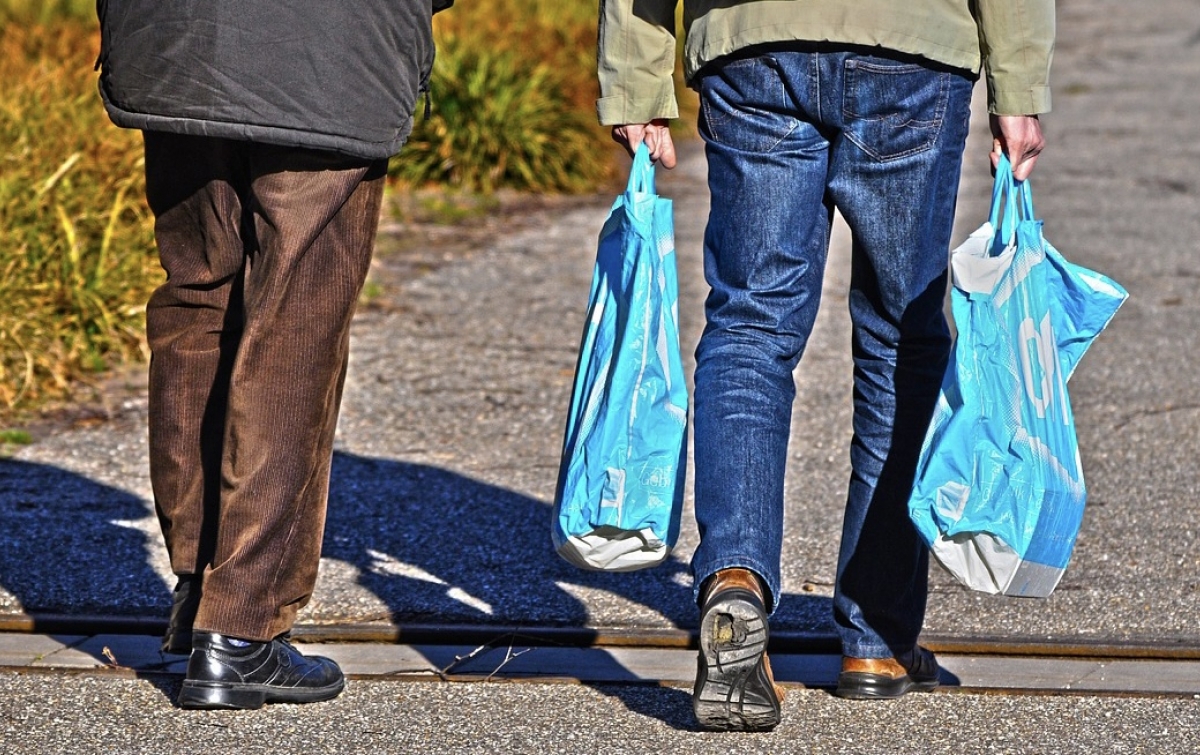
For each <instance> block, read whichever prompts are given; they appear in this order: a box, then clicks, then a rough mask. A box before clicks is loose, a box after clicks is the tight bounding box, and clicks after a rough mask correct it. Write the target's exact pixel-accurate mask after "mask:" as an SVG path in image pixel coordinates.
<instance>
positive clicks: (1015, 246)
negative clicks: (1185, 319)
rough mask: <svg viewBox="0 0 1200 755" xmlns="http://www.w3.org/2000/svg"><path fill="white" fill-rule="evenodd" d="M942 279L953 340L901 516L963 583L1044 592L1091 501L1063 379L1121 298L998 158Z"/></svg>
mask: <svg viewBox="0 0 1200 755" xmlns="http://www.w3.org/2000/svg"><path fill="white" fill-rule="evenodd" d="M951 273H952V280H953V284H954V285H953V287H952V289H951V292H950V297H951V307H952V310H953V317H954V322H955V325H956V327H957V330H958V334H957V338H956V341H955V345H954V350H953V352H952V355H951V359H950V364H949V367H948V368H947V371H946V375H945V378H944V379H943V381H942V388H941V395H940V397H939V400H938V404H937V408H936V410H935V413H934V417H933V421H932V422H931V424H930V428H929V432H928V434H927V436H926V438H925V443H924V445H923V447H922V449H921V456H920V460H919V462H918V467H917V477H916V482H915V485H914V488H913V493H912V497H911V499H910V501H909V515H910V517H911V518H912V521H913V523H914V524H915V525H916V527H917V530H918V531H919V532H920V533H921V536H922V537H923V538H924V539H925V541H926V543H928V544H929V547H930V549H931V552H932V554H933V556H934V557H935V559H936V560H937V561H938V562H939V563H940V564H941V565H942V566H944V567H945V568H946V569H947V570H948V571H949V572H950V573H951V574H953V575H954V576H955V578H957V579H958V580H959V581H960V582H962V583H963V584H964V585H966V586H967V587H970V588H972V589H975V590H980V591H983V592H988V593H1003V594H1005V595H1015V596H1023V597H1046V596H1048V595H1050V593H1051V592H1052V591H1053V590H1054V588H1055V586H1057V584H1058V581H1059V579H1060V578H1061V577H1062V575H1063V573H1064V571H1065V570H1066V567H1067V563H1068V561H1069V560H1070V558H1071V552H1072V550H1073V549H1074V545H1075V539H1076V535H1077V534H1078V532H1079V526H1080V524H1081V522H1082V519H1083V510H1084V504H1085V502H1086V498H1087V490H1086V486H1085V484H1084V479H1083V469H1082V467H1081V465H1080V458H1079V447H1078V440H1077V437H1076V433H1075V418H1074V414H1073V413H1072V411H1071V403H1070V399H1069V397H1068V395H1067V380H1068V379H1069V378H1070V377H1071V374H1072V372H1073V371H1074V370H1075V367H1076V366H1077V365H1078V364H1079V360H1080V359H1081V358H1082V357H1083V354H1084V352H1085V351H1087V348H1088V346H1090V345H1091V343H1092V341H1093V339H1095V337H1096V336H1097V335H1098V334H1099V333H1100V331H1102V330H1103V329H1104V328H1105V327H1106V326H1107V325H1108V323H1109V321H1110V320H1111V319H1112V317H1113V315H1115V314H1116V311H1117V309H1118V308H1119V307H1120V306H1121V303H1122V302H1124V300H1125V298H1126V292H1125V290H1124V289H1123V288H1121V287H1120V286H1119V285H1117V284H1116V283H1114V282H1113V281H1112V280H1110V279H1109V278H1107V277H1105V276H1103V275H1100V274H1099V273H1096V272H1093V271H1091V270H1088V269H1086V268H1083V267H1080V266H1079V265H1075V264H1072V263H1070V262H1068V261H1067V260H1065V259H1064V258H1063V257H1062V255H1061V254H1059V253H1058V252H1057V251H1056V250H1055V249H1054V248H1053V247H1052V246H1051V245H1050V244H1049V243H1048V242H1047V241H1046V239H1045V238H1044V237H1043V235H1042V224H1041V222H1040V221H1038V220H1036V219H1035V217H1034V213H1033V200H1032V196H1031V193H1030V188H1029V182H1028V181H1024V182H1017V181H1015V180H1014V179H1013V175H1012V167H1011V165H1010V164H1009V163H1008V161H1007V159H1004V158H1002V159H1001V164H1000V167H999V169H998V170H997V171H996V183H995V188H994V190H993V195H992V210H991V217H990V219H989V221H988V222H987V223H985V224H984V225H983V226H982V227H981V228H980V229H979V230H978V231H976V232H975V233H973V234H972V235H971V237H970V238H969V239H967V241H966V242H964V243H963V244H962V246H960V247H959V248H957V249H955V250H954V252H953V253H952V254H951Z"/></svg>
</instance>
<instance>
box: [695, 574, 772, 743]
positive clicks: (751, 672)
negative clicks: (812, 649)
mask: <svg viewBox="0 0 1200 755" xmlns="http://www.w3.org/2000/svg"><path fill="white" fill-rule="evenodd" d="M768 634H769V633H768V629H767V615H766V613H765V611H764V610H763V609H762V607H761V604H760V603H759V601H758V599H757V597H756V596H755V595H754V594H753V593H750V592H748V591H746V590H738V589H733V590H728V591H727V592H725V593H723V594H722V595H721V597H720V598H719V599H718V600H717V601H716V602H714V603H713V604H712V605H710V606H709V607H708V608H707V610H706V611H705V612H704V615H703V616H702V617H701V619H700V656H699V662H698V668H697V671H696V687H695V690H694V692H693V693H692V708H693V710H694V711H695V714H696V720H697V721H698V722H699V723H700V726H702V727H703V728H705V729H710V730H714V731H766V730H768V729H772V728H774V727H775V726H776V725H777V724H778V723H779V716H780V703H779V697H778V695H776V694H775V687H774V685H773V684H772V683H771V678H770V677H769V676H768V675H767V671H766V668H765V664H764V661H763V656H764V654H765V653H766V650H767V640H768Z"/></svg>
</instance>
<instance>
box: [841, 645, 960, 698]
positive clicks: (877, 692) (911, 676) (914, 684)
mask: <svg viewBox="0 0 1200 755" xmlns="http://www.w3.org/2000/svg"><path fill="white" fill-rule="evenodd" d="M937 686H938V663H937V658H935V657H934V655H933V653H932V652H930V651H929V650H926V649H925V648H923V647H920V646H918V647H916V648H914V649H913V650H912V651H910V652H908V653H905V654H904V655H902V656H897V657H895V658H848V657H847V658H842V673H841V674H839V675H838V686H837V690H835V691H834V694H835V695H837V696H838V697H845V698H849V699H851V700H893V699H895V698H897V697H903V696H904V695H906V694H908V693H909V692H928V691H929V690H932V689H936V688H937Z"/></svg>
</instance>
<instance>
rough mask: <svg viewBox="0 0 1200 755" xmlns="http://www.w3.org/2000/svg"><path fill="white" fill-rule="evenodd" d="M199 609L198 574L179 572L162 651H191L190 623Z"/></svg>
mask: <svg viewBox="0 0 1200 755" xmlns="http://www.w3.org/2000/svg"><path fill="white" fill-rule="evenodd" d="M198 610H200V575H199V574H181V575H180V576H179V581H178V582H176V583H175V593H174V595H173V600H172V604H171V618H170V620H169V621H168V622H167V633H166V634H164V635H163V641H162V650H163V652H164V653H175V654H177V655H187V654H189V653H191V652H192V624H193V622H195V621H196V612H197V611H198Z"/></svg>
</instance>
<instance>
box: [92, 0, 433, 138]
mask: <svg viewBox="0 0 1200 755" xmlns="http://www.w3.org/2000/svg"><path fill="white" fill-rule="evenodd" d="M448 4H449V3H447V2H445V0H432V2H431V0H333V1H330V0H99V2H98V3H97V9H98V12H99V15H100V26H101V51H100V60H99V61H98V65H99V67H100V95H101V97H102V98H103V100H104V106H105V108H106V109H107V110H108V114H109V117H111V118H112V120H113V122H114V123H116V124H117V125H118V126H123V127H126V128H137V129H147V130H154V131H169V132H173V133H182V134H195V135H201V136H214V137H225V138H233V139H245V140H250V141H261V142H267V143H271V144H280V145H285V146H299V147H312V148H317V149H328V150H333V151H337V152H342V153H345V154H348V155H354V156H357V157H365V158H382V157H388V156H391V155H393V154H395V153H396V152H397V151H399V149H400V147H401V145H402V144H403V143H404V140H405V139H406V138H408V134H409V132H410V131H411V130H412V121H413V113H414V111H415V110H416V109H417V105H418V103H419V101H420V100H421V97H422V92H423V90H425V89H426V88H427V86H428V81H429V74H430V70H431V68H432V66H433V35H432V31H431V28H430V18H431V15H432V12H433V6H439V9H440V7H441V6H445V5H448Z"/></svg>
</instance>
